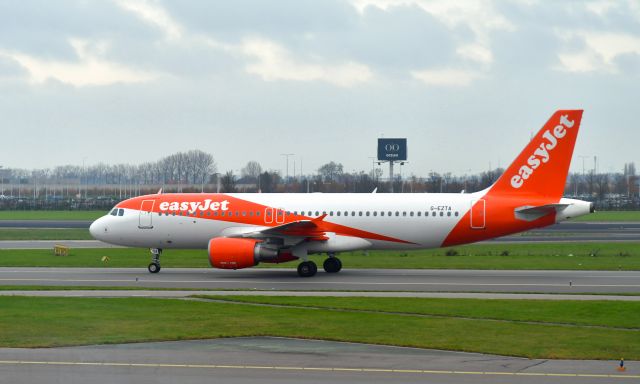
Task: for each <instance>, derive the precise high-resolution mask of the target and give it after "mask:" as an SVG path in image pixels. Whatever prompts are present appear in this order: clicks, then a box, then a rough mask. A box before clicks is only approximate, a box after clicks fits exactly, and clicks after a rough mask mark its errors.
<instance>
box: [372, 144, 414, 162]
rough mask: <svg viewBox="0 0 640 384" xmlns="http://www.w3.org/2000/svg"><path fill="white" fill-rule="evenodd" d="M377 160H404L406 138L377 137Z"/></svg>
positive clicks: (405, 155)
mask: <svg viewBox="0 0 640 384" xmlns="http://www.w3.org/2000/svg"><path fill="white" fill-rule="evenodd" d="M378 160H379V161H391V160H393V161H406V160H407V139H378Z"/></svg>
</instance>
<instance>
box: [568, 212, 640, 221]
mask: <svg viewBox="0 0 640 384" xmlns="http://www.w3.org/2000/svg"><path fill="white" fill-rule="evenodd" d="M571 221H576V222H597V221H603V222H606V221H609V222H615V221H640V211H599V212H594V213H591V214H589V215H585V216H580V217H577V218H575V219H572V220H571Z"/></svg>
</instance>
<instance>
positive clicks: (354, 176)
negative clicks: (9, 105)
mask: <svg viewBox="0 0 640 384" xmlns="http://www.w3.org/2000/svg"><path fill="white" fill-rule="evenodd" d="M503 172H504V169H502V168H497V169H493V170H487V171H484V172H480V173H478V174H471V175H462V176H461V175H454V174H452V173H450V172H445V173H438V172H430V173H429V174H427V175H426V176H417V175H413V174H412V175H409V176H405V177H400V175H396V176H395V177H394V179H393V180H389V179H388V178H382V169H381V168H379V167H378V168H376V167H374V168H373V169H371V170H370V171H364V170H359V171H356V170H354V171H352V172H346V171H345V169H344V166H343V165H342V164H341V163H338V162H334V161H330V162H328V163H326V164H323V165H322V166H320V167H319V168H318V169H317V170H316V172H315V173H313V174H308V175H296V176H295V177H289V178H286V177H283V176H282V175H281V173H280V171H277V170H264V169H263V167H262V166H261V165H260V163H259V162H257V161H249V162H248V163H247V164H246V165H245V166H244V167H243V168H242V169H241V170H240V172H239V174H234V172H233V171H226V172H224V173H218V168H217V165H216V162H215V160H214V157H213V155H211V154H209V153H206V152H203V151H200V150H190V151H186V152H177V153H174V154H171V155H168V156H165V157H163V158H161V159H159V160H158V161H155V162H145V163H142V164H139V165H132V164H115V165H110V164H103V163H101V164H95V165H89V166H86V167H85V166H79V165H63V166H57V167H53V168H50V169H34V170H27V169H15V168H2V167H0V199H2V200H11V199H16V198H18V199H23V200H29V199H30V200H45V201H46V200H75V201H78V200H87V199H104V200H106V201H109V203H110V202H111V201H114V200H117V199H123V198H127V197H131V196H137V195H141V194H148V193H155V192H157V190H158V189H159V188H163V190H164V191H166V192H262V193H278V192H292V193H307V192H325V193H340V192H355V193H370V192H372V191H374V190H376V191H377V192H379V193H385V192H390V191H391V188H392V187H393V191H394V192H396V193H424V192H427V193H437V192H449V193H460V192H462V191H465V192H468V193H470V192H475V191H480V190H483V189H485V188H487V187H489V186H490V185H491V184H492V183H493V182H495V181H496V180H497V179H498V177H500V175H501V174H502V173H503ZM565 195H567V196H573V197H578V198H581V199H585V200H591V201H596V202H600V203H602V204H605V203H606V204H608V205H607V206H608V207H614V208H615V207H617V206H621V207H622V206H625V207H626V206H630V205H631V206H637V205H638V204H639V203H638V177H637V176H636V169H635V164H634V163H627V164H625V165H624V168H623V170H622V171H621V172H617V173H616V172H610V173H597V172H596V170H595V169H593V170H590V171H589V172H586V171H585V172H582V173H571V174H570V175H569V177H568V180H567V184H566V190H565ZM607 200H610V201H609V202H608V203H607ZM616 201H617V202H616Z"/></svg>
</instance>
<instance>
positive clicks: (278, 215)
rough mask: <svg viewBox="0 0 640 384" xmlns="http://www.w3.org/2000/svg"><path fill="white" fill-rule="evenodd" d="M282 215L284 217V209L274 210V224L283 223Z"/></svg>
mask: <svg viewBox="0 0 640 384" xmlns="http://www.w3.org/2000/svg"><path fill="white" fill-rule="evenodd" d="M284 215H285V212H284V209H282V208H278V209H276V223H278V224H282V223H284Z"/></svg>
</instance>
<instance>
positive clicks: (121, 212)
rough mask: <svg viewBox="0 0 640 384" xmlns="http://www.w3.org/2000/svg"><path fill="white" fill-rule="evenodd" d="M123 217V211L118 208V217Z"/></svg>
mask: <svg viewBox="0 0 640 384" xmlns="http://www.w3.org/2000/svg"><path fill="white" fill-rule="evenodd" d="M123 215H124V209H122V208H120V209H118V216H123Z"/></svg>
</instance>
